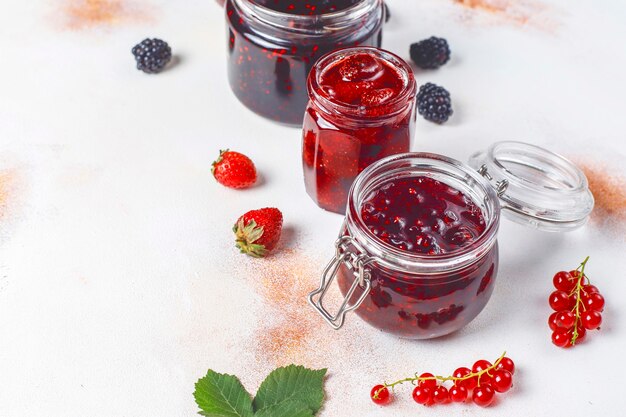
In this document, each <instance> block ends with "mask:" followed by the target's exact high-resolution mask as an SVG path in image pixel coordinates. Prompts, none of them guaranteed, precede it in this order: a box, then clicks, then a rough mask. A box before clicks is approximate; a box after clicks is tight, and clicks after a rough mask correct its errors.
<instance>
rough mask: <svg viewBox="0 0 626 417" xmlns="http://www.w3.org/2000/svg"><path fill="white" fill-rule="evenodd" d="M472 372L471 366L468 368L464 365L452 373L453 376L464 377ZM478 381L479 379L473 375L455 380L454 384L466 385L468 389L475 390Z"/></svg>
mask: <svg viewBox="0 0 626 417" xmlns="http://www.w3.org/2000/svg"><path fill="white" fill-rule="evenodd" d="M471 373H472V370H471V369H469V368H466V367H464V366H462V367H460V368H457V369H456V371H454V373H453V374H452V376H453V377H455V378H463V377H465V376H467V375H469V374H471ZM477 383H478V381H477V380H476V377H472V378H467V379H464V380H462V381H455V382H454V384H455V385H457V386H459V387H465V389H467V390H473V389H474V387H476V384H477Z"/></svg>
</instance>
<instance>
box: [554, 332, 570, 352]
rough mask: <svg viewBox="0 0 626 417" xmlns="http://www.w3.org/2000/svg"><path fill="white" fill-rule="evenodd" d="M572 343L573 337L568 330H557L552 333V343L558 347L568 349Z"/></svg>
mask: <svg viewBox="0 0 626 417" xmlns="http://www.w3.org/2000/svg"><path fill="white" fill-rule="evenodd" d="M570 342H571V336H570V334H569V331H568V330H565V329H557V330H555V331H554V332H552V343H554V344H555V345H557V346H558V347H562V348H564V347H568V346H569V345H570Z"/></svg>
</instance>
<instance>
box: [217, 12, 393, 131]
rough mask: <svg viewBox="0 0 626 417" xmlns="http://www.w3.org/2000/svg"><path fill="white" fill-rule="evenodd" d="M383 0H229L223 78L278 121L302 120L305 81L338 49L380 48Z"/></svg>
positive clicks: (246, 100) (260, 111) (251, 104)
mask: <svg viewBox="0 0 626 417" xmlns="http://www.w3.org/2000/svg"><path fill="white" fill-rule="evenodd" d="M384 15H385V12H384V6H383V2H382V0H323V1H310V0H228V1H227V3H226V19H227V21H228V78H229V81H230V86H231V88H232V90H233V92H234V93H235V95H236V96H237V98H238V99H239V100H240V101H241V102H242V103H243V104H244V105H245V106H246V107H248V108H249V109H251V110H253V111H254V112H256V113H257V114H259V115H261V116H263V117H266V118H269V119H272V120H275V121H277V122H281V123H285V124H289V125H297V126H300V125H301V124H302V115H303V114H304V109H305V107H306V103H307V101H308V96H307V91H306V79H307V75H308V73H309V71H310V70H311V68H313V65H314V64H315V61H316V60H317V59H318V58H319V57H320V56H322V55H324V54H326V53H327V52H330V51H333V50H335V49H337V48H342V47H347V46H355V45H366V46H380V44H381V39H382V34H381V29H382V25H383V21H384Z"/></svg>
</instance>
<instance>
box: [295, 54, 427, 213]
mask: <svg viewBox="0 0 626 417" xmlns="http://www.w3.org/2000/svg"><path fill="white" fill-rule="evenodd" d="M307 87H308V92H309V97H310V100H309V104H308V106H307V108H306V112H305V115H304V122H303V139H302V166H303V170H304V182H305V186H306V190H307V192H308V194H309V196H311V198H312V199H313V200H314V201H315V202H316V203H317V205H319V206H320V207H321V208H323V209H326V210H329V211H333V212H335V213H345V211H346V203H347V200H348V191H349V190H350V186H351V185H352V183H353V181H354V179H355V178H356V176H357V175H358V174H359V173H360V172H361V171H363V170H364V169H365V168H366V167H367V166H369V165H371V164H372V163H373V162H376V161H378V160H380V159H382V158H384V157H387V156H390V155H395V154H399V153H405V152H409V150H410V147H411V139H412V137H413V133H414V130H415V115H416V112H415V102H416V100H415V96H416V89H417V86H416V83H415V77H414V76H413V71H412V69H411V67H410V66H409V65H408V64H407V63H406V62H405V61H404V60H402V58H400V57H398V56H396V55H394V54H392V53H390V52H387V51H384V50H381V49H378V48H372V47H359V48H346V49H341V50H339V51H335V52H331V53H330V54H328V55H326V56H324V57H322V58H320V60H319V61H318V62H317V64H315V67H314V68H313V70H312V71H311V73H310V74H309V79H308V82H307Z"/></svg>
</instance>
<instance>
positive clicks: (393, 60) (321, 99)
mask: <svg viewBox="0 0 626 417" xmlns="http://www.w3.org/2000/svg"><path fill="white" fill-rule="evenodd" d="M361 53H366V54H369V55H372V56H375V57H376V58H377V59H381V60H384V61H386V62H388V63H390V64H391V65H392V66H393V67H394V69H396V70H397V71H398V74H399V75H400V77H402V79H403V88H402V91H401V92H400V94H398V95H397V96H396V97H394V98H393V99H392V100H390V101H388V102H384V103H380V104H376V105H370V106H363V105H358V104H350V103H343V102H339V101H336V100H332V99H331V98H330V97H329V95H328V94H327V93H326V92H325V91H324V89H323V88H322V87H321V85H320V83H319V81H320V79H319V77H320V76H321V74H322V72H323V70H324V68H326V67H328V66H330V65H332V64H333V63H335V62H337V61H339V60H341V59H345V58H346V57H349V56H351V55H356V54H361ZM307 90H308V93H309V98H310V99H311V100H312V101H314V102H316V103H317V104H318V107H320V108H321V110H323V111H325V112H327V113H335V114H340V115H343V116H352V117H358V118H367V119H372V120H376V119H387V118H389V117H393V116H396V115H397V114H399V113H401V112H403V111H404V110H405V109H406V107H407V106H408V105H411V106H412V105H413V104H412V101H413V99H414V97H415V96H416V94H417V82H416V81H415V75H414V74H413V68H411V66H410V65H409V64H408V63H407V62H406V61H405V60H404V59H402V58H400V57H399V56H398V55H396V54H394V53H392V52H389V51H387V50H384V49H381V48H376V47H373V46H353V47H347V48H342V49H338V50H335V51H331V52H329V53H327V54H326V55H323V56H322V57H321V58H320V59H319V60H318V61H317V62H316V63H315V65H314V66H313V68H312V69H311V72H310V73H309V76H308V79H307ZM372 109H386V110H387V111H384V112H380V111H378V112H372V111H371V110H372Z"/></svg>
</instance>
